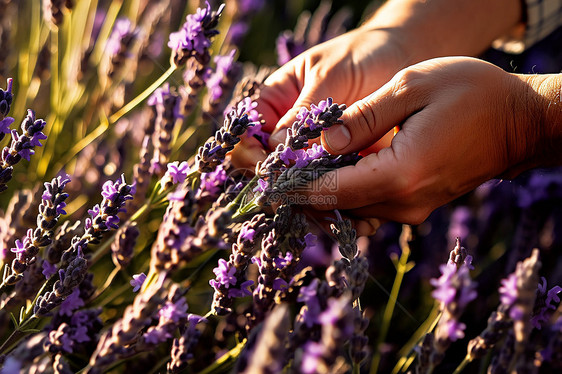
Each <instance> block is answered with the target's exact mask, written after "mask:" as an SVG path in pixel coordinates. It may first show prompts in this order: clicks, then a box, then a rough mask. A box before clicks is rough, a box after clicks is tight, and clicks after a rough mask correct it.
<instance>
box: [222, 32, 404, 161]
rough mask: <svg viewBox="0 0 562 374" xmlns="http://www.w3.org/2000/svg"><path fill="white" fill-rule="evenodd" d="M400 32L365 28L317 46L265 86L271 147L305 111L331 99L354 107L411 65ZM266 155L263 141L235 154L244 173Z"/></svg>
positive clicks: (248, 142)
mask: <svg viewBox="0 0 562 374" xmlns="http://www.w3.org/2000/svg"><path fill="white" fill-rule="evenodd" d="M398 34H399V32H398V31H396V30H395V32H394V31H393V32H391V31H390V30H372V29H363V28H359V29H356V30H353V31H351V32H348V33H346V34H344V35H341V36H339V37H337V38H334V39H332V40H329V41H327V42H325V43H322V44H320V45H317V46H315V47H313V48H311V49H309V50H307V51H305V52H303V53H302V54H300V55H299V56H297V57H296V58H294V59H293V60H291V61H290V62H288V63H287V64H285V65H283V66H282V67H281V68H280V69H278V70H277V71H275V72H274V73H273V74H272V75H271V76H269V77H268V79H267V80H266V81H265V84H264V87H263V88H262V89H261V92H260V98H259V99H258V108H257V109H258V111H259V112H260V113H261V114H262V115H263V119H264V120H265V126H264V127H263V130H264V131H266V132H268V133H273V135H272V137H271V138H270V142H269V143H270V148H271V149H274V148H275V146H276V145H277V144H278V143H280V142H282V141H284V139H285V135H286V134H285V131H284V130H285V129H286V128H288V127H290V126H291V125H292V123H293V121H294V120H295V118H296V114H297V113H298V111H299V109H300V108H301V107H303V106H307V107H310V104H313V103H314V104H317V103H318V102H319V101H320V100H324V99H326V97H333V98H334V101H335V102H338V103H353V102H355V101H357V100H359V99H360V98H363V97H364V96H365V95H367V94H369V93H371V92H373V90H375V89H377V88H379V87H380V86H381V85H383V84H384V83H385V82H387V81H388V80H389V79H390V78H391V77H392V76H393V75H394V74H395V73H396V72H398V71H399V70H400V69H401V68H402V67H404V66H406V64H407V62H408V60H407V58H406V55H405V53H403V49H402V46H401V45H400V42H399V40H401V38H400V37H399V35H398ZM265 156H266V151H265V150H264V149H263V147H262V145H261V144H260V142H259V141H258V140H257V139H254V138H248V137H246V138H244V139H243V140H242V142H241V144H240V145H239V146H238V147H236V148H235V150H234V151H233V152H232V157H233V161H234V163H235V165H236V166H238V167H241V168H248V169H253V168H254V167H255V165H256V163H257V161H259V160H263V159H264V158H265Z"/></svg>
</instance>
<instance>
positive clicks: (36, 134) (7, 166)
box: [0, 109, 47, 192]
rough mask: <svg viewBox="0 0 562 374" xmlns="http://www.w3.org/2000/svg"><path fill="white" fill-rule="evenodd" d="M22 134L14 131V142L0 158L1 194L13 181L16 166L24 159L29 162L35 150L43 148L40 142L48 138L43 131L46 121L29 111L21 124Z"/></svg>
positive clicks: (5, 149)
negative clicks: (36, 117) (35, 148)
mask: <svg viewBox="0 0 562 374" xmlns="http://www.w3.org/2000/svg"><path fill="white" fill-rule="evenodd" d="M20 127H21V130H22V134H21V135H20V134H19V133H18V132H17V131H16V130H12V131H11V134H12V142H11V144H10V146H9V147H4V149H3V150H2V155H1V157H0V192H2V191H5V190H6V189H7V188H8V187H7V186H6V183H8V181H9V180H10V179H12V173H13V170H14V165H15V164H17V163H18V162H20V160H21V159H22V158H24V159H26V160H27V161H29V158H30V156H31V155H33V154H34V153H35V152H34V151H33V148H34V147H36V146H39V147H40V146H41V145H42V144H41V143H40V142H39V141H40V140H44V139H47V136H45V134H43V133H42V132H41V131H42V130H43V128H44V127H45V121H43V120H42V119H38V120H36V119H35V112H34V111H32V110H31V109H28V110H27V117H26V118H25V119H24V120H23V121H22V123H21V126H20Z"/></svg>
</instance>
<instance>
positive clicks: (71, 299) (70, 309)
mask: <svg viewBox="0 0 562 374" xmlns="http://www.w3.org/2000/svg"><path fill="white" fill-rule="evenodd" d="M84 305H85V304H84V300H82V299H81V298H80V289H78V288H76V289H74V291H72V293H71V294H70V295H68V297H67V298H66V299H64V301H63V302H62V303H61V305H60V308H59V314H61V315H63V316H68V317H70V316H72V314H73V313H74V311H75V310H77V309H79V308H81V307H83V306H84Z"/></svg>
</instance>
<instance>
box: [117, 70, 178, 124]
mask: <svg viewBox="0 0 562 374" xmlns="http://www.w3.org/2000/svg"><path fill="white" fill-rule="evenodd" d="M174 71H176V66H175V65H172V66H170V67H169V68H168V70H166V71H165V72H164V74H162V75H161V76H160V78H158V79H157V80H155V81H154V83H152V84H151V85H150V86H149V87H148V88H147V89H146V90H144V91H143V92H142V93H141V94H140V95H138V96H137V97H135V98H134V99H133V100H131V101H129V103H127V105H125V106H124V107H123V108H121V109H119V111H117V113H114V114H112V115H111V116H110V117H109V123H112V124H113V123H115V122H117V121H118V120H119V118H121V117H123V116H124V115H125V114H127V113H129V112H130V111H131V110H133V109H134V108H135V107H136V106H137V105H139V104H140V103H141V102H143V101H144V100H145V99H147V98H148V97H149V96H150V95H151V94H152V93H153V92H154V90H156V89H157V88H158V87H160V86H161V85H162V84H164V82H166V81H167V80H168V78H170V77H171V76H172V74H173V73H174Z"/></svg>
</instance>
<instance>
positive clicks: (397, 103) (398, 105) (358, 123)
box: [322, 69, 428, 154]
mask: <svg viewBox="0 0 562 374" xmlns="http://www.w3.org/2000/svg"><path fill="white" fill-rule="evenodd" d="M420 75H422V74H420V73H411V70H408V69H407V70H403V71H402V72H400V73H399V74H397V75H395V76H394V78H393V79H392V80H391V81H390V82H388V83H387V84H385V85H384V86H382V87H381V88H380V89H379V90H377V91H375V92H374V93H372V94H371V95H369V96H367V97H365V98H364V99H362V100H359V101H357V102H355V103H354V104H353V105H351V106H350V107H349V108H347V109H346V110H345V111H344V113H343V116H342V118H341V119H342V120H343V124H342V125H337V126H333V127H331V128H329V129H328V130H326V131H324V132H323V134H322V145H323V146H324V148H325V149H326V150H327V151H328V152H330V153H332V154H346V153H351V152H358V151H361V150H363V149H365V148H367V147H369V146H371V145H372V144H373V143H375V142H376V141H378V140H379V139H380V138H382V137H383V136H384V135H385V134H387V133H388V132H390V131H391V130H392V129H393V127H395V126H397V125H400V124H401V123H402V122H404V121H405V120H406V119H407V118H408V117H409V116H411V115H412V114H414V113H415V112H417V111H419V110H420V109H421V108H423V107H424V106H425V105H426V104H427V100H428V95H425V94H424V92H423V90H419V89H417V87H418V86H419V83H420V79H418V77H419V76H420Z"/></svg>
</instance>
